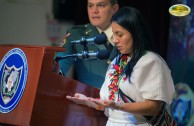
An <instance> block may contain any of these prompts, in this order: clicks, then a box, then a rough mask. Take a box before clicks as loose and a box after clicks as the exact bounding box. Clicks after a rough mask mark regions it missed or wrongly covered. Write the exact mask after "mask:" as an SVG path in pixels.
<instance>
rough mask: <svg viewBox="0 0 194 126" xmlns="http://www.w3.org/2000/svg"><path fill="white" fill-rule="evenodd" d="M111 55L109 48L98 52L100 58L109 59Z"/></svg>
mask: <svg viewBox="0 0 194 126" xmlns="http://www.w3.org/2000/svg"><path fill="white" fill-rule="evenodd" d="M109 56H110V53H109V51H108V50H100V51H99V52H98V54H97V58H98V59H99V60H105V59H108V58H109Z"/></svg>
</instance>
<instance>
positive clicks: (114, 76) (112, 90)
mask: <svg viewBox="0 0 194 126" xmlns="http://www.w3.org/2000/svg"><path fill="white" fill-rule="evenodd" d="M128 57H129V56H128V55H122V56H121V59H120V61H119V64H118V65H117V64H114V65H113V68H114V69H115V71H114V72H113V73H110V74H109V78H110V82H111V83H110V84H109V86H108V88H109V100H115V94H116V93H118V86H119V85H118V84H119V81H120V80H121V78H122V76H121V73H122V72H123V70H124V68H125V67H126V65H127V59H128ZM126 79H127V77H124V78H123V80H126Z"/></svg>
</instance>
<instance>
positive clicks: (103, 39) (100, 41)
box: [94, 33, 107, 45]
mask: <svg viewBox="0 0 194 126" xmlns="http://www.w3.org/2000/svg"><path fill="white" fill-rule="evenodd" d="M106 42H107V37H106V34H105V33H102V34H99V35H97V36H96V38H95V40H94V43H95V44H97V45H100V44H105V43H106Z"/></svg>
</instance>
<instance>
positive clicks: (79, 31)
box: [57, 0, 119, 88]
mask: <svg viewBox="0 0 194 126" xmlns="http://www.w3.org/2000/svg"><path fill="white" fill-rule="evenodd" d="M87 8H88V16H89V20H90V23H89V24H86V25H80V26H75V27H73V28H72V29H70V30H68V31H67V33H68V35H67V37H65V39H64V43H65V44H64V45H63V47H64V48H65V49H66V51H65V52H61V53H57V56H66V55H70V54H72V53H77V52H81V51H83V50H88V51H89V52H96V51H99V50H106V49H107V47H105V45H108V47H111V46H114V44H113V42H112V37H113V33H112V28H111V17H112V15H113V14H114V13H115V12H116V11H117V10H118V9H119V5H118V4H117V0H88V7H87ZM102 32H103V33H105V34H106V36H107V44H101V45H97V44H87V45H86V46H83V45H81V44H76V45H73V46H72V45H71V41H72V40H80V39H81V38H82V37H85V38H93V37H95V36H97V35H98V34H100V33H102ZM76 51H77V52H76ZM116 52H117V51H116V49H115V48H114V49H112V50H111V52H110V56H109V59H108V60H90V59H89V60H84V59H76V60H75V59H74V58H66V59H63V60H60V61H59V62H60V68H61V71H62V72H63V73H64V74H66V73H67V72H68V70H69V68H70V66H71V65H72V64H74V70H75V71H74V72H75V73H74V75H75V78H74V79H76V80H78V81H80V82H82V83H85V84H88V85H91V86H93V87H97V88H100V87H101V85H102V83H103V81H104V78H105V74H106V70H107V67H108V62H110V60H111V59H113V58H114V56H115V54H116Z"/></svg>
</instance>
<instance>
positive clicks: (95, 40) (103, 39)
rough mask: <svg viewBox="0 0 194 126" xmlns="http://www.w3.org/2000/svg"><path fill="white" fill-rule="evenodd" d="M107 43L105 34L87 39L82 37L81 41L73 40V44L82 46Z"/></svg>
mask: <svg viewBox="0 0 194 126" xmlns="http://www.w3.org/2000/svg"><path fill="white" fill-rule="evenodd" d="M106 42H107V37H106V35H105V34H99V35H97V36H95V37H93V38H85V37H82V38H81V39H80V40H73V41H71V44H82V45H86V44H97V45H100V44H105V43H106Z"/></svg>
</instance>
